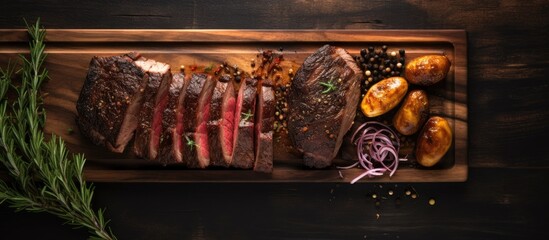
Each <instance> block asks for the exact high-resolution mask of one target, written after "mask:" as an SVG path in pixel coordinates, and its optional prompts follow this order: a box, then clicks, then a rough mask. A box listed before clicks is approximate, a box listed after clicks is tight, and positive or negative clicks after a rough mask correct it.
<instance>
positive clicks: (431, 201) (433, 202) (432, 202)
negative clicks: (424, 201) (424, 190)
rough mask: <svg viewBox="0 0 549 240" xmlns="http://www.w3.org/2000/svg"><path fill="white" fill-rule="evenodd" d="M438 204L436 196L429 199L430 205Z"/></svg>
mask: <svg viewBox="0 0 549 240" xmlns="http://www.w3.org/2000/svg"><path fill="white" fill-rule="evenodd" d="M435 204H436V201H435V199H434V198H430V199H429V205H431V206H434V205H435Z"/></svg>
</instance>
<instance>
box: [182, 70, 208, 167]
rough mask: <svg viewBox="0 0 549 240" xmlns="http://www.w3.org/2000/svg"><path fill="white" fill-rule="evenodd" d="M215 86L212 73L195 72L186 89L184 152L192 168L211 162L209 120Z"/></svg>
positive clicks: (186, 160)
mask: <svg viewBox="0 0 549 240" xmlns="http://www.w3.org/2000/svg"><path fill="white" fill-rule="evenodd" d="M214 88H215V81H214V80H212V77H211V76H210V75H207V74H193V75H192V77H191V80H190V83H189V87H188V88H187V91H186V96H185V102H184V109H185V113H184V116H185V120H184V122H183V139H182V140H183V141H184V142H183V143H182V146H183V150H182V154H183V156H184V157H185V162H186V164H187V166H188V167H190V168H205V167H207V166H208V165H209V162H210V158H209V147H208V133H207V121H208V119H209V115H210V100H211V97H212V94H213V90H214Z"/></svg>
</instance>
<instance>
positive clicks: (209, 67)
mask: <svg viewBox="0 0 549 240" xmlns="http://www.w3.org/2000/svg"><path fill="white" fill-rule="evenodd" d="M213 68H214V64H213V63H210V65H208V66H206V67H205V68H204V72H205V73H209V72H211V71H212V69H213Z"/></svg>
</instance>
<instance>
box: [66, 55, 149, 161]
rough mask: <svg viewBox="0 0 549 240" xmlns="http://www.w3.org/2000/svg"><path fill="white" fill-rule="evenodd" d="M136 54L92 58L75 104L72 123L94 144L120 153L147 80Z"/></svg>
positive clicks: (125, 143) (133, 124) (133, 127)
mask: <svg viewBox="0 0 549 240" xmlns="http://www.w3.org/2000/svg"><path fill="white" fill-rule="evenodd" d="M136 61H137V62H142V61H146V60H144V58H142V57H141V55H140V54H139V53H129V54H124V55H122V56H113V57H93V58H92V60H91V62H90V65H89V69H88V74H87V76H86V80H85V82H84V86H83V87H82V90H81V92H80V96H79V97H78V101H77V103H76V110H77V112H78V117H77V119H76V122H77V124H78V127H79V128H80V131H81V132H82V134H83V135H85V136H87V137H88V138H89V139H91V140H92V142H93V143H94V144H97V145H105V146H106V147H107V148H108V149H109V150H111V151H113V152H118V153H121V152H123V151H124V148H125V147H126V145H127V144H128V142H129V141H130V140H131V138H132V136H133V132H134V130H135V128H136V127H137V124H138V120H137V119H138V118H137V115H138V112H139V110H140V109H141V105H142V103H143V98H142V95H143V90H144V88H145V86H146V84H147V82H148V80H149V73H148V69H143V68H142V66H141V64H137V63H136Z"/></svg>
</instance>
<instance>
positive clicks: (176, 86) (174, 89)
mask: <svg viewBox="0 0 549 240" xmlns="http://www.w3.org/2000/svg"><path fill="white" fill-rule="evenodd" d="M186 80H187V81H186ZM188 83H189V81H188V78H185V74H183V73H177V74H174V75H173V80H172V83H171V84H170V89H169V92H168V104H167V106H166V109H165V110H164V113H163V115H162V129H163V131H162V137H161V138H160V148H159V151H158V156H157V161H159V162H160V163H162V164H163V165H166V164H170V163H178V162H181V161H182V157H181V127H182V125H183V111H182V110H183V108H182V104H183V101H184V99H185V91H186V89H187V87H188V86H189V84H188ZM178 127H179V128H178ZM178 129H179V131H178Z"/></svg>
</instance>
